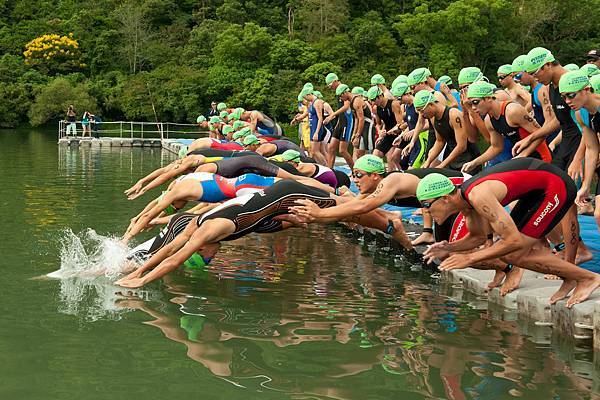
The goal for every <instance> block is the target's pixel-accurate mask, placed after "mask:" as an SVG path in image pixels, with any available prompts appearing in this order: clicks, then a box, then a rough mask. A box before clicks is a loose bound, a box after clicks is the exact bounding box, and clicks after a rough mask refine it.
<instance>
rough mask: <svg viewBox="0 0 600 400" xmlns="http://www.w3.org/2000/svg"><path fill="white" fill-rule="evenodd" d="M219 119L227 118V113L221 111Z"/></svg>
mask: <svg viewBox="0 0 600 400" xmlns="http://www.w3.org/2000/svg"><path fill="white" fill-rule="evenodd" d="M219 117H221V118H223V119H224V118H227V117H229V113H228V112H227V111H221V112H220V113H219Z"/></svg>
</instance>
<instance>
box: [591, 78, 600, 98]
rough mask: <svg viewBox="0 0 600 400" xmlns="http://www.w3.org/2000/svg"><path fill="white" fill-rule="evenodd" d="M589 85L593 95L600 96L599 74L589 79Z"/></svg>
mask: <svg viewBox="0 0 600 400" xmlns="http://www.w3.org/2000/svg"><path fill="white" fill-rule="evenodd" d="M590 85H591V86H592V89H593V90H594V93H597V94H600V74H598V75H594V76H592V77H591V78H590Z"/></svg>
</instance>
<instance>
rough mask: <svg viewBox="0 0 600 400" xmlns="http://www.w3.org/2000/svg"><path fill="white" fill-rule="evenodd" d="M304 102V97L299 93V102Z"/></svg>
mask: <svg viewBox="0 0 600 400" xmlns="http://www.w3.org/2000/svg"><path fill="white" fill-rule="evenodd" d="M303 101H304V96H302V93H298V102H300V103H301V102H303Z"/></svg>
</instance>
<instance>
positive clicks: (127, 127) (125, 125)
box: [58, 121, 207, 140]
mask: <svg viewBox="0 0 600 400" xmlns="http://www.w3.org/2000/svg"><path fill="white" fill-rule="evenodd" d="M71 124H74V125H75V128H74V129H73V128H70V129H68V127H69V125H71ZM85 128H86V132H85V136H83V129H84V125H83V124H82V123H81V121H77V122H68V121H59V123H58V139H59V140H60V139H63V138H67V137H78V138H81V137H88V136H89V137H119V138H130V139H161V140H163V139H169V138H170V137H178V136H180V135H190V134H191V135H198V134H205V133H207V131H206V130H203V129H201V128H200V127H199V126H198V125H195V124H178V123H175V122H134V121H109V122H104V121H103V122H100V123H98V124H95V123H90V124H88V125H86V126H85ZM73 130H75V134H74V135H73V134H71V132H72V131H73ZM68 131H69V132H68ZM67 133H69V135H67Z"/></svg>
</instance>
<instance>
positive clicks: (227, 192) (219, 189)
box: [175, 172, 275, 203]
mask: <svg viewBox="0 0 600 400" xmlns="http://www.w3.org/2000/svg"><path fill="white" fill-rule="evenodd" d="M187 179H193V180H196V181H198V182H199V183H200V186H201V187H202V196H201V197H200V198H199V199H198V200H197V201H201V202H208V203H218V202H220V201H223V200H227V199H231V198H234V197H237V196H241V195H243V194H246V193H249V192H255V191H257V190H261V189H263V188H265V187H267V186H271V185H273V184H274V183H275V178H273V177H265V176H260V175H256V174H244V175H240V176H238V177H236V178H225V177H223V176H220V175H216V174H211V173H208V172H194V173H191V174H187V175H183V176H180V177H179V178H177V179H176V180H175V182H182V181H185V180H187Z"/></svg>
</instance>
